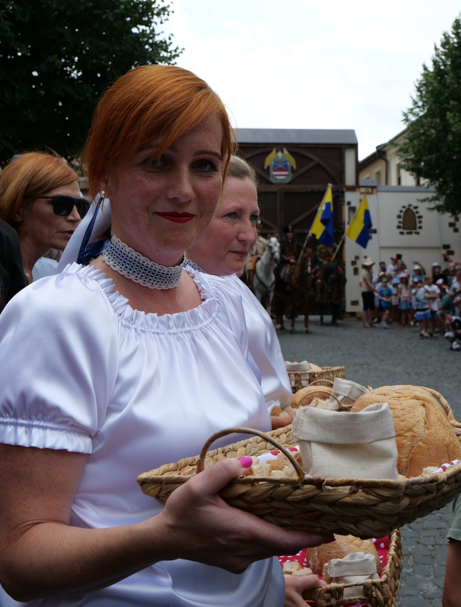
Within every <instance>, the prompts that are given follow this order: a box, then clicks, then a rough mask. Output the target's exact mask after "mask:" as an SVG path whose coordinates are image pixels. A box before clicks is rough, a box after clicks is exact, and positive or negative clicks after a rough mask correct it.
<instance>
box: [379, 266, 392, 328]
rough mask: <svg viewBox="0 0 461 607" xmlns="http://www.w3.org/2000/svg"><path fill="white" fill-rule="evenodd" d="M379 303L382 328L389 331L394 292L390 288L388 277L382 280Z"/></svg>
mask: <svg viewBox="0 0 461 607" xmlns="http://www.w3.org/2000/svg"><path fill="white" fill-rule="evenodd" d="M378 297H379V302H380V306H381V310H382V317H381V326H382V327H384V328H385V329H389V324H388V320H389V314H390V311H391V300H392V290H391V289H390V288H389V282H388V280H387V277H386V276H383V277H382V278H381V288H380V289H379V295H378Z"/></svg>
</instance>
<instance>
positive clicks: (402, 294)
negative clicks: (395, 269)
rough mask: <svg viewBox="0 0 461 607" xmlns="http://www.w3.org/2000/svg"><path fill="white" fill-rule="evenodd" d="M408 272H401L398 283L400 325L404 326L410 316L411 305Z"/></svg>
mask: <svg viewBox="0 0 461 607" xmlns="http://www.w3.org/2000/svg"><path fill="white" fill-rule="evenodd" d="M408 278H409V277H408V274H402V275H401V276H400V284H399V310H400V313H401V322H402V327H404V326H405V325H406V324H407V323H408V322H409V318H410V313H411V306H410V296H411V291H410V286H409V284H408Z"/></svg>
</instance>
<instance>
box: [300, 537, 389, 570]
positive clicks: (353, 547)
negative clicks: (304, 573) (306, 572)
mask: <svg viewBox="0 0 461 607" xmlns="http://www.w3.org/2000/svg"><path fill="white" fill-rule="evenodd" d="M335 540H336V541H335V542H330V543H329V544H322V545H321V546H316V547H315V548H308V549H307V550H306V559H307V562H308V563H309V565H310V568H311V569H312V571H313V572H314V573H315V574H317V575H323V568H324V565H326V564H327V563H329V562H330V561H331V559H343V558H344V557H345V556H347V555H348V554H352V553H353V552H367V553H368V554H372V555H373V556H374V557H375V559H376V571H377V572H378V575H381V563H380V562H379V556H378V551H377V550H376V548H375V545H374V544H373V542H372V541H371V540H361V539H360V538H358V537H354V536H353V535H335Z"/></svg>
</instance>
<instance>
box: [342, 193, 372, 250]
mask: <svg viewBox="0 0 461 607" xmlns="http://www.w3.org/2000/svg"><path fill="white" fill-rule="evenodd" d="M372 227H373V224H372V222H371V215H370V209H369V208H368V202H367V197H366V196H364V198H363V200H362V202H361V203H360V206H359V208H358V211H357V213H356V214H355V215H354V217H353V218H352V221H351V222H350V224H349V227H348V228H347V232H346V236H347V237H348V238H350V239H351V240H353V241H354V242H356V243H357V244H359V245H360V246H361V247H363V248H364V249H366V248H367V244H368V241H369V240H370V228H372Z"/></svg>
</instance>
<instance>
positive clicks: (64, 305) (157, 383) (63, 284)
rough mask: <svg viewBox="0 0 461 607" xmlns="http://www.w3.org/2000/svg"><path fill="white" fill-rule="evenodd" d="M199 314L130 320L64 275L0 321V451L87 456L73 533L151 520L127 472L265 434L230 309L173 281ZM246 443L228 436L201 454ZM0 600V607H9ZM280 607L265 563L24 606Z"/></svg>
mask: <svg viewBox="0 0 461 607" xmlns="http://www.w3.org/2000/svg"><path fill="white" fill-rule="evenodd" d="M186 271H187V272H188V273H189V274H190V275H191V276H192V278H193V279H194V281H195V283H196V284H197V287H198V289H199V291H200V294H201V298H202V301H203V303H202V304H201V305H200V306H199V307H198V308H195V309H193V310H190V311H188V312H183V313H179V314H172V315H169V314H167V315H163V316H160V317H158V316H157V315H156V314H144V313H143V312H139V311H137V310H133V309H132V308H131V307H130V306H129V304H128V300H127V299H126V298H124V297H123V296H121V295H120V294H119V293H118V292H116V293H114V292H113V290H114V285H113V283H112V281H111V280H109V279H106V278H105V275H104V274H101V273H100V271H99V270H96V269H95V268H93V267H92V266H87V267H82V266H80V265H78V264H72V265H71V266H68V267H67V268H66V269H65V270H64V272H63V273H62V274H59V275H57V276H53V277H48V278H44V279H42V280H40V281H38V282H36V283H33V284H32V285H30V286H29V287H27V288H25V289H23V290H22V291H21V292H20V293H18V295H17V296H16V297H15V298H14V299H13V300H12V301H11V302H10V303H9V304H8V305H7V306H6V308H5V309H4V311H3V312H2V314H1V316H0V442H2V443H6V444H11V445H22V446H25V447H28V446H32V447H38V448H49V449H66V450H67V451H76V452H80V453H89V454H90V456H89V459H88V462H87V465H86V466H85V469H84V471H83V475H82V478H81V480H80V483H79V486H78V488H77V492H76V495H75V498H74V502H73V505H72V512H71V524H72V525H74V526H77V527H84V528H93V529H97V528H104V527H113V526H118V525H129V524H133V523H137V522H140V521H143V520H145V519H147V518H148V517H151V516H154V515H156V514H158V513H159V512H160V511H161V509H162V507H161V506H160V505H159V504H157V502H156V501H155V500H154V499H152V498H150V497H147V496H146V495H144V494H143V493H142V492H141V489H140V488H139V485H138V483H137V482H136V477H137V476H138V474H140V473H141V472H145V471H147V470H150V469H152V468H157V467H158V466H160V465H162V464H165V463H168V462H175V461H177V460H179V459H181V458H183V457H186V456H191V455H196V454H198V453H199V452H200V450H201V447H202V446H203V443H204V442H205V440H206V439H207V438H208V437H209V436H210V435H211V434H213V433H214V432H216V431H218V430H221V429H223V428H226V427H230V426H249V427H253V428H257V429H260V430H263V431H268V430H270V426H271V424H270V416H269V412H268V410H267V407H266V405H265V402H264V398H263V394H262V391H261V387H260V385H259V382H258V380H257V378H256V372H257V370H255V369H254V368H252V367H254V363H253V362H252V361H251V357H249V356H248V354H247V351H248V345H247V334H246V330H245V320H244V313H243V308H242V302H241V298H240V297H239V296H238V295H237V294H236V293H235V292H234V291H230V290H229V292H227V289H226V284H225V283H224V281H222V280H221V279H219V278H216V277H214V276H205V275H203V274H199V273H195V272H194V271H193V270H190V269H187V270H186ZM241 438H248V437H247V436H246V435H240V436H238V435H231V436H229V437H225V438H224V439H221V440H220V441H217V442H216V443H215V446H219V445H224V444H229V443H231V442H235V441H237V440H240V439H241ZM4 597H5V595H3V597H2V598H1V599H0V602H1V605H2V607H4V606H6V605H10V604H14V602H12V601H11V600H10V599H6V598H4ZM64 601H65V603H66V605H67V606H74V605H75V606H76V605H78V606H79V607H81V606H85V607H87V606H89V605H95V606H97V607H103V606H104V607H105V606H109V605H110V606H112V605H119V606H121V605H130V606H133V605H136V606H139V607H147V606H149V607H152V606H153V605H155V606H159V607H160V606H162V607H166V606H167V605H168V606H169V607H205V606H207V607H210V606H211V605H213V606H215V605H220V607H236V606H237V605H238V606H239V607H281V606H282V605H283V602H284V580H283V575H282V570H281V567H280V565H279V563H278V562H277V559H275V558H274V559H268V560H264V561H259V562H256V563H253V564H252V565H251V566H250V567H249V568H248V569H247V571H246V572H245V573H243V574H241V575H235V574H231V573H228V572H226V571H224V570H222V569H218V568H215V567H209V566H207V565H201V564H199V563H193V562H190V561H184V560H176V561H168V562H160V563H157V564H155V565H153V566H152V567H148V568H147V569H145V570H143V571H141V572H139V573H137V574H135V575H132V576H131V577H129V578H127V579H125V580H123V581H122V582H120V583H118V584H115V585H113V586H111V587H110V588H106V589H104V590H100V591H97V592H93V593H89V594H88V595H86V596H84V597H82V596H78V597H77V596H73V597H68V598H67V597H66V599H63V598H60V599H48V600H44V601H37V602H33V603H31V604H33V605H34V606H39V605H40V606H43V607H45V606H46V607H51V606H53V607H55V606H57V605H62V604H63V602H64Z"/></svg>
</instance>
